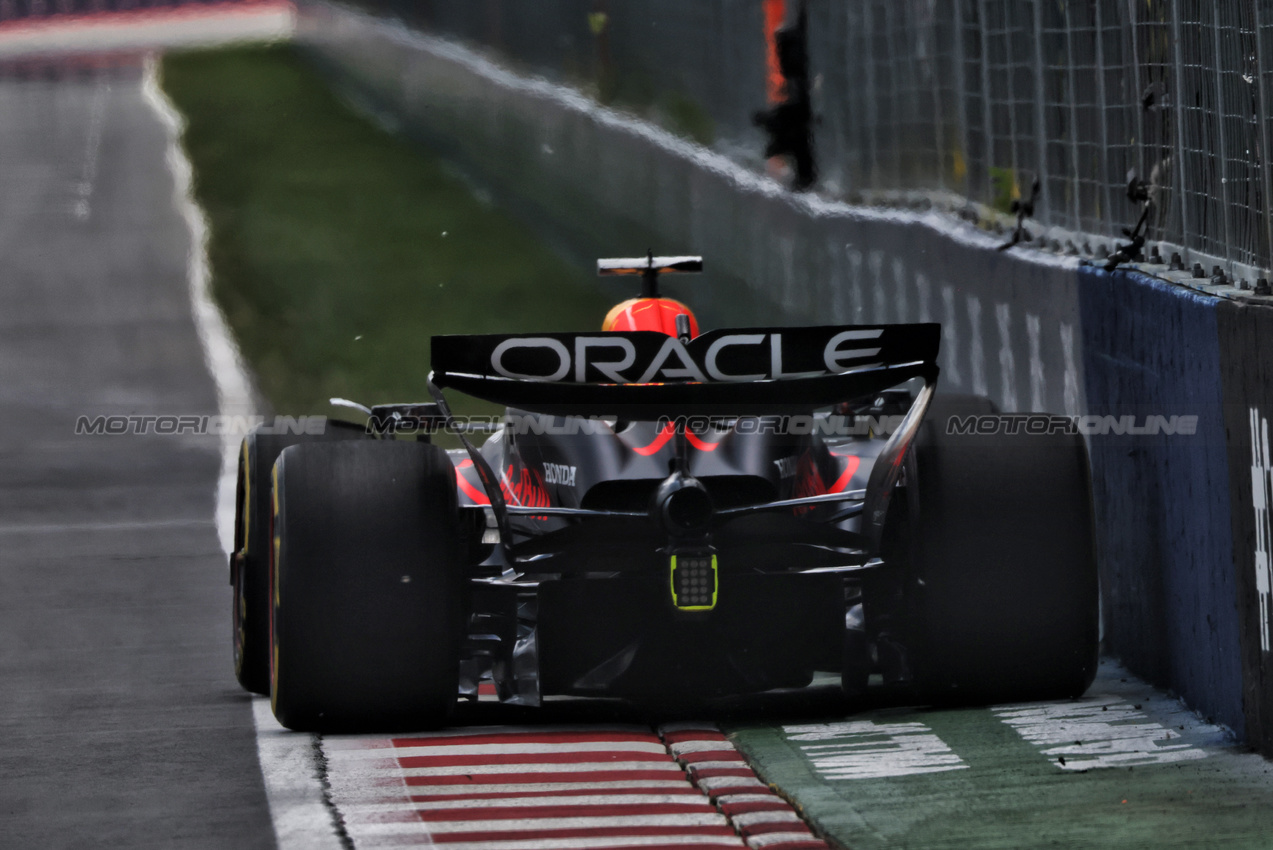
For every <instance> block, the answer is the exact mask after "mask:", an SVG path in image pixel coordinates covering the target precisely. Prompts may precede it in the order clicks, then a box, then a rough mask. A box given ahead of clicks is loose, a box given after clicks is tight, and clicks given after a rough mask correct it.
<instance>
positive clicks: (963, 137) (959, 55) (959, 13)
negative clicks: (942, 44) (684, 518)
mask: <svg viewBox="0 0 1273 850" xmlns="http://www.w3.org/2000/svg"><path fill="white" fill-rule="evenodd" d="M950 3H951V5H952V6H954V10H955V13H954V16H953V17H954V24H955V85H956V86H957V87H958V91H957V92H956V102H957V103H958V104H959V105H958V110H959V111H958V113H957V115H956V119H955V120H957V121H958V122H959V142H960V145H961V147H962V150H960V152H959V155H960V156H961V157H963V160H964V178H963V180H964V192H963V194H964V197H965V198H970V197H972V178H971V177H970V176H969V175H970V174H971V170H970V169H969V157H971V156H972V151H971V149H970V148H969V146H968V102H967V98H968V84H967V81H966V80H965V78H964V74H965V72H966V71H967V70H968V69H967V67H966V63H967V61H968V57H967V55H966V54H965V53H964V0H950Z"/></svg>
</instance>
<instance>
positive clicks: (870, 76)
mask: <svg viewBox="0 0 1273 850" xmlns="http://www.w3.org/2000/svg"><path fill="white" fill-rule="evenodd" d="M874 24H875V22H874V21H873V20H871V4H870V3H865V4H863V6H862V39H863V42H864V45H863V46H864V47H865V48H866V49H865V50H863V51H862V53H863V55H864V56H865V57H866V63H865V64H866V103H867V109H866V124H867V142H868V144H869V146H870V149H869V153H870V162H871V171H870V175H869V176H868V177H867V182H868V183H869V184H870V186H871V188H872V189H875V188H878V187H877V186H876V183H877V181H878V180H879V179H880V152H879V144H878V136H879V131H880V110H879V108H878V105H877V101H876V98H877V97H878V96H879V93H878V92H877V91H876V87H875V30H874Z"/></svg>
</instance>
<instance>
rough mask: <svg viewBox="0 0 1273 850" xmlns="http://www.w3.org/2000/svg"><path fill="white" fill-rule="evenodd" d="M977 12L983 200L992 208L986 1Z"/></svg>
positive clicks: (993, 144)
mask: <svg viewBox="0 0 1273 850" xmlns="http://www.w3.org/2000/svg"><path fill="white" fill-rule="evenodd" d="M977 11H978V13H979V17H980V18H981V127H982V133H983V134H984V135H985V139H984V145H983V149H982V157H983V159H984V163H983V165H984V168H985V172H986V194H985V198H986V200H987V201H989V203H988V204H987V206H993V205H994V198H995V181H994V176H993V175H992V174H991V172H990V165H991V162H992V161H993V160H994V150H995V142H994V138H995V137H994V121H993V120H992V118H991V115H990V46H989V44H988V42H989V39H988V38H987V37H986V22H987V21H988V20H989V18H988V17H987V15H986V0H978V2H977Z"/></svg>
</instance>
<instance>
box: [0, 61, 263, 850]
mask: <svg viewBox="0 0 1273 850" xmlns="http://www.w3.org/2000/svg"><path fill="white" fill-rule="evenodd" d="M49 76H50V78H48V79H41V80H12V79H9V80H4V79H0V116H3V119H2V120H0V609H2V610H0V638H2V641H3V642H2V644H0V682H2V683H3V684H2V685H0V845H2V846H5V847H49V848H53V847H77V846H78V847H89V846H93V847H103V846H119V847H150V846H153V847H201V846H206V847H226V846H234V847H245V848H246V847H266V846H271V845H272V844H273V835H272V829H271V825H270V819H269V812H268V810H267V807H266V801H265V795H264V791H263V788H262V784H261V779H260V770H259V768H258V766H257V759H256V744H255V736H254V731H253V724H252V714H251V707H250V701H249V700H248V699H247V698H246V696H244V695H243V694H241V693H240V692H239V691H238V689H237V686H236V685H235V682H234V678H233V673H232V670H231V665H230V653H229V637H230V635H229V605H230V595H229V589H228V587H227V585H226V566H225V562H224V557H223V555H222V553H221V548H220V545H219V543H218V540H217V535H216V531H215V528H214V525H213V522H212V517H213V491H214V487H215V483H216V479H217V473H218V470H219V442H218V441H217V440H216V439H214V438H208V437H193V436H180V437H178V436H149V437H143V436H132V435H126V436H76V435H75V425H76V420H77V418H78V417H80V416H89V417H96V416H99V415H135V414H181V415H185V414H212V413H216V410H217V400H216V396H215V391H214V386H213V383H212V380H211V379H210V377H209V375H208V372H207V370H206V368H205V367H204V363H203V357H202V353H201V351H200V347H199V343H198V340H197V338H196V335H195V328H194V325H193V322H192V319H191V311H190V302H189V295H188V291H187V272H186V259H187V252H188V247H189V246H188V235H187V231H186V229H185V226H184V224H183V223H182V221H181V220H180V219H179V218H178V216H177V213H176V210H175V208H174V205H173V200H172V199H173V185H172V181H171V179H170V177H169V175H168V171H167V169H166V168H165V166H164V145H165V136H164V132H163V129H162V126H161V125H160V124H159V122H158V121H157V120H156V118H155V115H154V114H153V112H152V111H151V110H150V109H149V108H148V107H147V105H146V104H145V103H144V102H143V98H142V95H141V71H140V68H134V69H132V70H119V71H112V72H108V73H101V74H83V75H80V74H76V75H71V76H68V77H63V78H57V77H58V76H59V75H56V74H52V73H50V75H49Z"/></svg>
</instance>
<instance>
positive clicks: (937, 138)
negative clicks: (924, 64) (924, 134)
mask: <svg viewBox="0 0 1273 850" xmlns="http://www.w3.org/2000/svg"><path fill="white" fill-rule="evenodd" d="M938 31H939V30H938V27H937V9H936V6H934V7H933V12H932V15H931V16H930V17H929V19H928V39H929V42H928V44H929V66H928V71H929V74H928V76H929V78H930V79H931V81H932V89H933V144H934V145H936V146H937V147H936V150H937V188H939V189H943V190H944V189H945V188H946V153H945V151H944V148H945V147H946V128H945V127H944V126H943V124H944V116H943V114H942V102H941V71H940V69H939V63H938V50H937V44H938V42H937V39H938Z"/></svg>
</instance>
